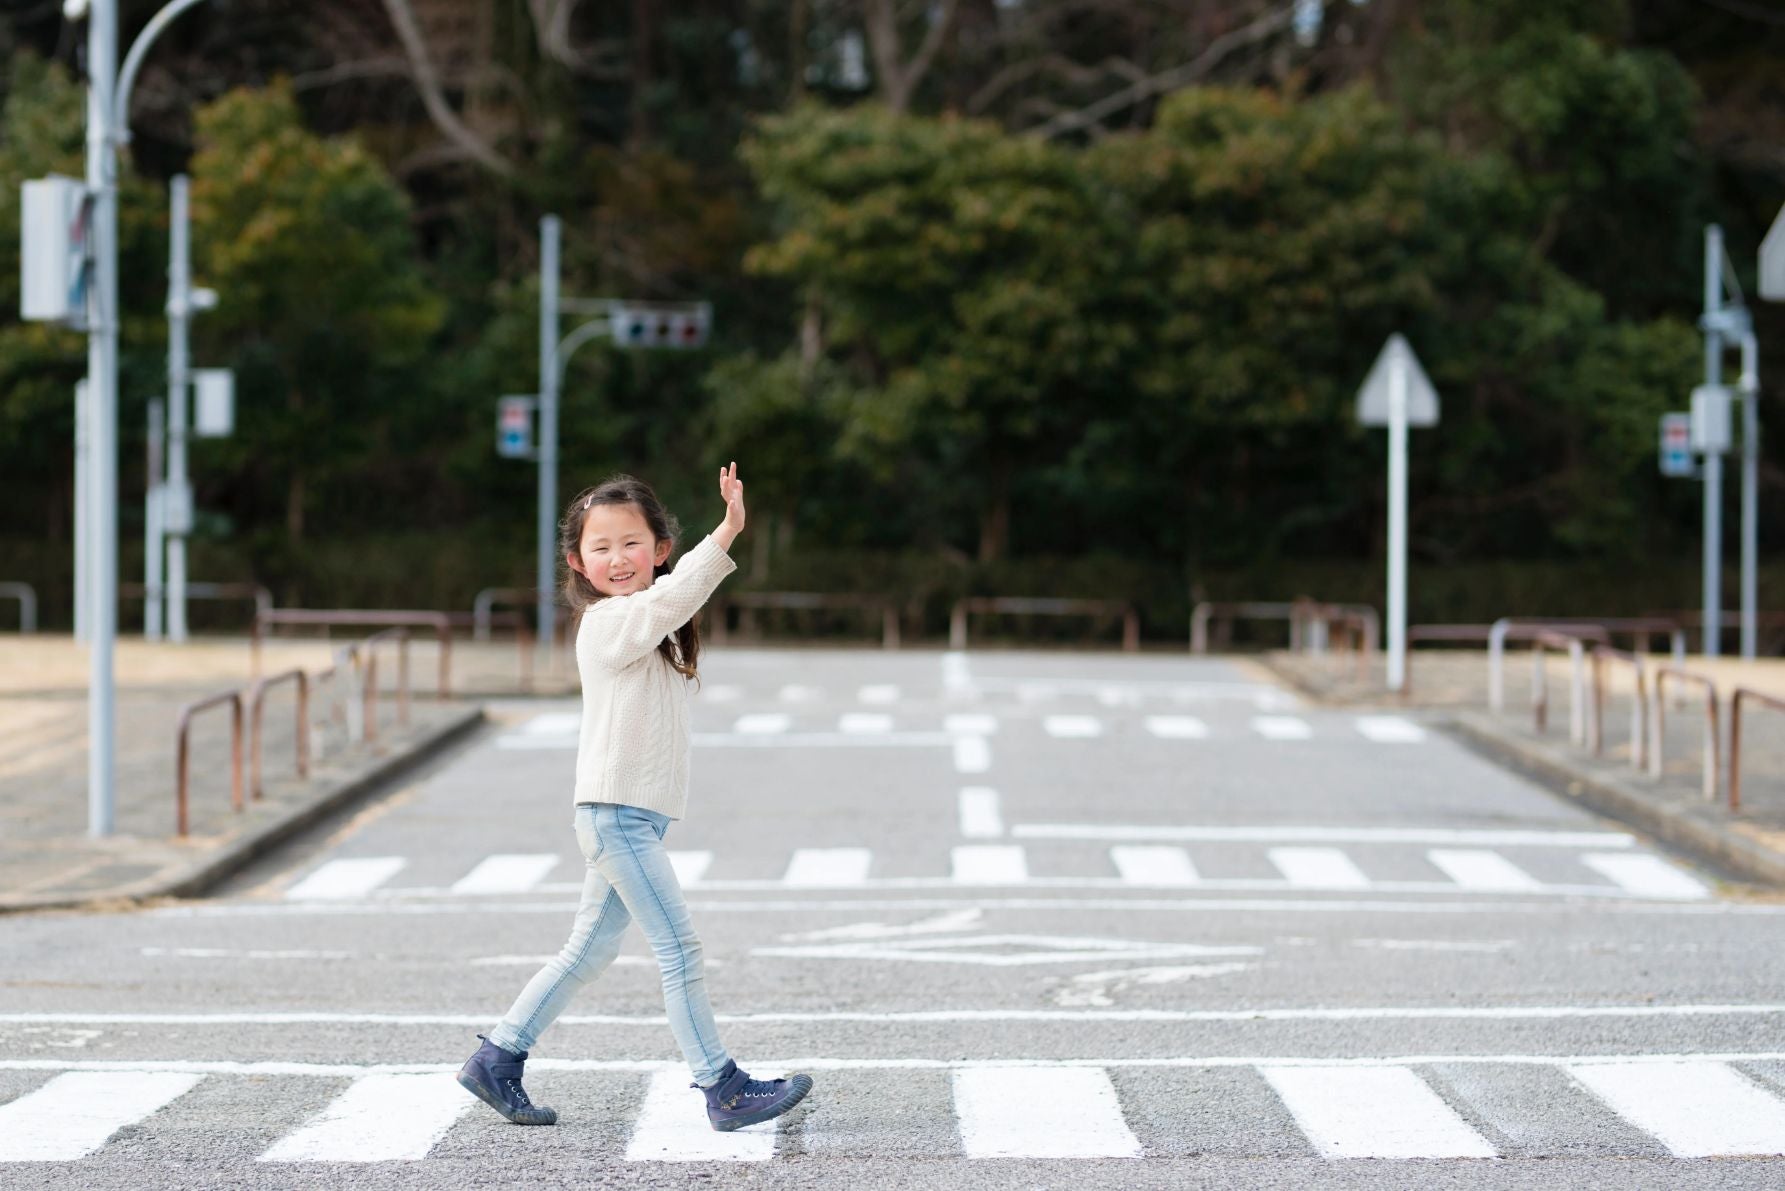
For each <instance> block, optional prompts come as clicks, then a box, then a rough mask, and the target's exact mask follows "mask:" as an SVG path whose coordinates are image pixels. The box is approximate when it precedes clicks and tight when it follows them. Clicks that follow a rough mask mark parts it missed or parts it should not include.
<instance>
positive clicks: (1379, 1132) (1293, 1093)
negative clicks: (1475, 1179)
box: [1260, 1067, 1497, 1158]
mask: <svg viewBox="0 0 1785 1191" xmlns="http://www.w3.org/2000/svg"><path fill="white" fill-rule="evenodd" d="M1260 1074H1261V1075H1263V1076H1264V1078H1265V1079H1266V1081H1268V1082H1269V1083H1270V1085H1271V1088H1272V1090H1273V1091H1275V1092H1276V1093H1277V1095H1278V1097H1279V1098H1280V1099H1281V1100H1282V1101H1283V1106H1284V1107H1285V1108H1287V1109H1289V1112H1290V1115H1292V1116H1294V1117H1295V1123H1296V1124H1297V1125H1299V1126H1300V1127H1301V1130H1302V1132H1303V1133H1304V1134H1306V1135H1307V1138H1308V1140H1309V1142H1311V1143H1312V1144H1313V1146H1314V1149H1315V1150H1316V1151H1318V1152H1319V1154H1320V1155H1321V1156H1322V1157H1324V1158H1493V1157H1496V1156H1497V1154H1496V1151H1495V1150H1494V1147H1493V1145H1492V1144H1491V1143H1489V1141H1488V1140H1487V1138H1485V1137H1483V1136H1481V1134H1479V1133H1477V1132H1476V1131H1475V1130H1474V1129H1472V1128H1471V1127H1470V1126H1469V1123H1468V1122H1467V1121H1465V1120H1463V1118H1462V1117H1460V1116H1458V1115H1457V1112H1456V1110H1455V1109H1453V1108H1451V1107H1450V1105H1448V1104H1446V1103H1445V1102H1444V1101H1443V1100H1442V1099H1441V1098H1440V1097H1439V1096H1438V1094H1437V1093H1436V1092H1434V1091H1432V1089H1431V1088H1430V1087H1428V1086H1427V1085H1426V1083H1425V1081H1424V1080H1422V1079H1421V1078H1420V1077H1419V1075H1418V1074H1417V1073H1416V1072H1414V1071H1413V1070H1411V1069H1410V1068H1407V1067H1266V1068H1263V1069H1262V1070H1261V1071H1260Z"/></svg>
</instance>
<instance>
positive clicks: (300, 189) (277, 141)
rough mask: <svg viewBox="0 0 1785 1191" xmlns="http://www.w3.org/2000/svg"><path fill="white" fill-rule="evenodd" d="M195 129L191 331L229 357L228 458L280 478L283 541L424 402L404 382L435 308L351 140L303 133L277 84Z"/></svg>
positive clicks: (402, 230) (237, 97)
mask: <svg viewBox="0 0 1785 1191" xmlns="http://www.w3.org/2000/svg"><path fill="white" fill-rule="evenodd" d="M197 133H198V146H199V147H198V152H197V154H196V155H195V156H194V158H193V160H192V179H193V182H192V213H193V225H194V234H193V240H194V250H195V251H194V256H195V258H196V261H195V268H196V270H197V275H198V276H199V277H201V278H203V280H204V281H205V282H206V283H207V284H209V285H212V286H214V287H215V288H216V289H217V290H218V292H219V294H220V295H221V300H220V302H219V305H218V307H217V309H216V311H214V312H212V313H210V314H207V315H206V316H205V317H204V319H203V320H202V321H201V322H200V324H199V326H200V327H201V328H202V331H203V333H204V336H205V338H206V339H207V340H208V341H210V342H212V343H216V344H227V345H229V347H230V349H231V350H232V351H233V352H234V354H235V358H236V361H237V369H238V376H239V378H240V382H239V400H240V405H241V407H242V417H241V425H242V433H241V434H240V435H239V436H238V438H237V440H236V442H237V445H236V446H235V449H234V452H233V453H234V456H235V458H234V460H233V461H234V462H235V464H236V466H237V467H238V468H239V469H240V470H241V472H242V474H243V475H244V476H245V477H252V479H253V480H254V481H264V480H273V481H274V482H278V481H283V487H284V493H283V495H284V506H285V508H284V512H285V526H286V531H287V534H288V535H289V539H290V541H292V542H296V541H298V540H299V539H301V538H302V537H303V535H304V530H305V513H306V509H307V507H308V506H309V504H310V503H311V500H312V494H311V488H312V486H313V485H314V484H318V483H325V482H329V481H342V480H348V479H350V478H352V477H353V472H354V468H356V467H357V466H359V465H361V464H363V463H365V462H367V461H368V460H369V459H370V458H372V457H373V456H374V455H375V454H376V453H377V452H378V451H379V450H380V448H384V449H397V450H401V449H403V447H404V446H405V444H401V443H391V442H388V441H383V442H381V441H380V439H381V428H383V427H385V426H387V425H388V419H389V418H390V416H391V412H392V409H393V408H394V407H395V406H397V405H406V406H410V407H413V406H414V405H415V404H417V403H419V402H425V400H426V397H427V394H426V393H425V392H424V393H416V392H414V391H413V386H414V385H415V383H416V382H417V381H418V380H419V379H420V378H421V376H422V375H423V374H422V372H421V370H420V369H418V368H417V364H418V362H419V361H420V360H421V359H422V352H423V349H424V348H425V347H426V345H427V344H428V342H429V338H430V336H431V335H432V333H433V332H434V330H435V328H436V327H437V326H438V324H439V322H440V319H441V316H442V313H443V311H442V304H441V302H440V300H439V299H438V298H437V297H436V296H435V295H434V293H433V292H432V291H431V290H430V288H429V286H428V283H427V279H426V277H425V276H424V274H423V272H422V270H421V268H420V265H419V262H418V259H417V254H416V249H415V244H414V238H413V235H412V233H411V231H410V226H409V202H408V199H407V197H406V196H405V195H404V193H403V191H402V190H401V189H400V188H399V187H398V186H397V185H396V183H395V182H393V181H392V180H391V178H390V177H389V175H387V174H386V173H385V171H384V169H383V167H382V166H381V165H380V164H379V163H378V161H377V160H376V159H375V158H373V157H372V156H371V155H369V154H368V153H367V152H366V151H365V150H364V149H363V148H361V147H360V146H359V144H358V143H357V142H355V141H354V140H352V139H350V138H329V139H325V138H322V137H318V136H316V135H314V134H312V133H310V132H309V131H308V130H307V129H306V128H305V127H304V124H303V120H302V118H301V117H300V114H299V112H298V109H297V106H296V104H295V103H294V102H293V101H292V97H291V93H290V90H289V88H287V87H285V86H274V87H271V88H268V89H266V90H262V91H245V90H244V91H234V92H231V93H230V94H228V95H225V96H223V97H222V98H220V99H218V100H217V101H215V102H214V103H211V104H209V105H207V106H206V107H204V108H203V109H201V110H200V111H199V113H198V117H197ZM362 498H363V494H355V495H354V496H352V497H350V498H349V500H347V501H346V502H342V503H338V504H337V505H336V506H335V507H336V508H338V509H345V510H355V509H356V506H357V507H361V508H363V504H362V503H361V501H362Z"/></svg>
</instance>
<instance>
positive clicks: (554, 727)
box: [521, 711, 583, 736]
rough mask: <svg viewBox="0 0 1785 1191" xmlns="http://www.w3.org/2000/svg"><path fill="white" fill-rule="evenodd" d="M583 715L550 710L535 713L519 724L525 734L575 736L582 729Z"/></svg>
mask: <svg viewBox="0 0 1785 1191" xmlns="http://www.w3.org/2000/svg"><path fill="white" fill-rule="evenodd" d="M582 722H583V717H582V716H581V715H580V714H578V713H577V712H574V711H552V712H547V713H545V714H544V715H536V716H534V717H533V718H532V719H529V720H528V721H527V722H526V723H524V724H522V725H521V732H522V734H523V735H526V736H575V735H576V734H577V733H578V732H579V731H581V729H582Z"/></svg>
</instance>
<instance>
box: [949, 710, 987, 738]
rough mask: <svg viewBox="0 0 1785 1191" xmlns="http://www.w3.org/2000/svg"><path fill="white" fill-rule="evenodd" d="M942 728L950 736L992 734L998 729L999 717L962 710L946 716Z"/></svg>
mask: <svg viewBox="0 0 1785 1191" xmlns="http://www.w3.org/2000/svg"><path fill="white" fill-rule="evenodd" d="M942 730H943V731H945V732H947V733H948V734H949V735H950V736H991V735H993V734H995V733H996V732H997V731H998V717H997V716H995V715H985V714H983V713H980V712H971V713H966V712H961V713H957V714H955V715H949V716H944V717H943V718H942Z"/></svg>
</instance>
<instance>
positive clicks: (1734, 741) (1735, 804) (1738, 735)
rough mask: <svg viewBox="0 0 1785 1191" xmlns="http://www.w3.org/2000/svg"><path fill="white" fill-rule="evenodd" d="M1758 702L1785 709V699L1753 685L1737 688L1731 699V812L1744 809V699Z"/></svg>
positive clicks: (1772, 707) (1775, 708) (1771, 707)
mask: <svg viewBox="0 0 1785 1191" xmlns="http://www.w3.org/2000/svg"><path fill="white" fill-rule="evenodd" d="M1743 700H1748V701H1749V702H1753V703H1758V704H1760V705H1761V706H1762V707H1765V708H1767V709H1768V710H1771V711H1785V699H1778V698H1775V697H1774V696H1772V695H1768V694H1766V693H1764V692H1762V691H1757V690H1754V689H1753V688H1752V687H1741V686H1738V687H1736V688H1735V693H1734V694H1733V695H1732V696H1730V700H1729V813H1730V814H1732V815H1733V814H1737V813H1739V812H1740V811H1741V809H1742V701H1743Z"/></svg>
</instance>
